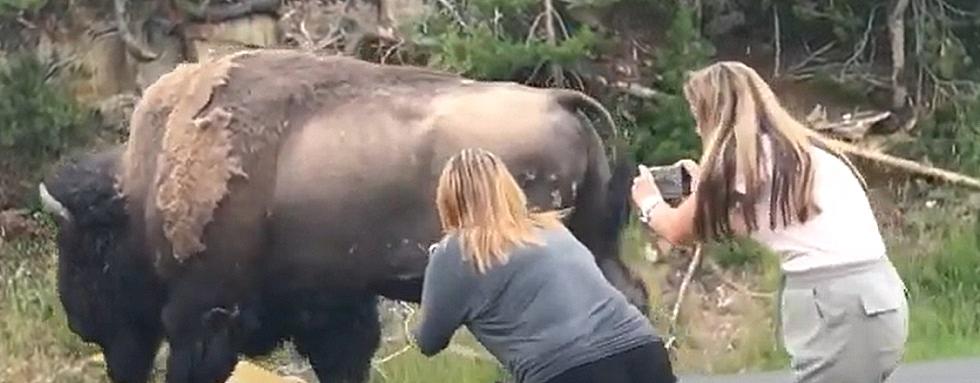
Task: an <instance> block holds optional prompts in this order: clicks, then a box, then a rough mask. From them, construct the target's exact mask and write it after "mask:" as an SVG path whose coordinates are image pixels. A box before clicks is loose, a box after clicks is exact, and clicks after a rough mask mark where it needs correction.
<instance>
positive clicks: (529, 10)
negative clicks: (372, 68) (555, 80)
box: [414, 0, 599, 82]
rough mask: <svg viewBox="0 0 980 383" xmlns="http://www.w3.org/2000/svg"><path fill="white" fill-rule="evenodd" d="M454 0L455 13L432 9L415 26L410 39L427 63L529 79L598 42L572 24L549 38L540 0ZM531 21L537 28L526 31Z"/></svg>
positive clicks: (569, 62) (483, 75)
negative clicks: (552, 39)
mask: <svg viewBox="0 0 980 383" xmlns="http://www.w3.org/2000/svg"><path fill="white" fill-rule="evenodd" d="M457 5H458V6H459V7H460V9H459V12H458V13H456V14H451V13H450V12H448V11H447V12H440V13H437V14H433V15H430V16H429V17H427V18H425V19H423V20H422V22H421V23H420V24H419V26H418V27H419V28H418V30H417V31H416V35H417V36H416V38H415V39H414V40H415V41H419V42H420V44H419V45H420V48H422V50H423V51H425V53H426V55H427V56H428V60H427V61H428V62H427V65H428V66H431V67H435V68H439V69H443V70H448V71H452V72H456V73H459V74H462V75H464V76H467V77H470V78H474V79H480V80H515V81H519V82H527V81H529V80H532V77H534V75H535V74H546V73H547V72H546V71H544V70H541V68H543V67H544V65H545V64H558V65H561V66H563V67H566V68H569V67H572V66H574V65H575V64H576V63H577V62H578V60H581V59H583V58H586V57H587V56H588V55H589V54H590V52H591V51H592V49H593V48H594V47H595V46H596V45H597V44H598V42H599V39H598V36H596V35H595V33H593V32H592V31H591V30H590V29H588V28H586V27H580V28H572V29H571V30H569V34H568V35H567V36H565V35H564V34H563V32H560V31H559V34H561V35H559V36H557V39H556V42H555V43H554V44H552V43H550V42H548V41H547V39H546V38H544V37H542V34H541V33H540V32H541V31H544V30H545V27H544V21H543V18H541V17H538V15H539V14H540V13H541V12H542V11H543V9H542V7H541V3H540V2H538V1H531V0H477V1H472V2H468V3H466V4H465V5H460V4H457ZM535 20H537V22H535ZM535 25H536V26H535ZM566 25H567V24H566ZM532 26H535V28H534V29H535V31H537V33H533V34H531V33H529V30H530V29H532ZM556 28H558V29H559V30H560V28H559V27H556ZM570 28H571V26H570ZM529 34H530V36H529Z"/></svg>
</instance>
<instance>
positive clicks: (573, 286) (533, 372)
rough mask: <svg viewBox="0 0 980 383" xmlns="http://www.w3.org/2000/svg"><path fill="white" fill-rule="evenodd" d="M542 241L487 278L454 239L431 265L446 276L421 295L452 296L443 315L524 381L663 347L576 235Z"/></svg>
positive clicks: (547, 235) (557, 232)
mask: <svg viewBox="0 0 980 383" xmlns="http://www.w3.org/2000/svg"><path fill="white" fill-rule="evenodd" d="M536 234H538V235H539V238H540V239H541V240H542V243H543V245H540V246H539V245H528V246H523V247H518V248H515V249H513V250H512V251H511V253H510V255H509V257H508V260H507V262H506V263H503V264H498V265H494V266H493V267H491V268H490V269H489V270H487V271H486V273H485V274H480V273H478V272H477V271H476V270H475V268H474V267H473V265H472V264H470V263H468V262H467V261H466V260H465V258H464V257H463V256H462V253H461V251H460V246H459V242H458V240H457V239H456V238H449V239H447V240H445V241H443V242H442V243H441V244H440V246H439V247H438V248H437V249H436V250H435V252H434V253H433V255H432V259H431V260H430V263H429V267H436V268H439V269H440V272H439V273H435V274H437V275H436V278H438V280H426V287H425V289H424V290H423V291H424V292H425V294H433V295H443V296H444V297H446V296H453V297H454V299H453V300H455V304H452V305H440V306H441V310H459V311H458V314H457V315H458V318H459V320H460V323H462V324H466V325H467V327H468V328H469V330H470V331H471V332H472V333H473V334H474V336H476V337H477V339H479V340H480V342H481V343H482V344H483V345H484V346H485V347H486V348H487V349H488V350H489V351H490V352H491V353H492V354H494V356H496V357H497V358H498V359H499V360H500V361H501V362H502V363H504V365H505V366H506V367H507V368H508V370H510V371H512V372H513V373H514V375H515V378H516V379H517V380H518V381H521V382H523V381H546V380H548V379H550V378H551V377H553V376H555V375H557V374H559V373H561V372H562V371H565V370H567V369H569V368H571V367H574V366H578V365H582V364H584V363H589V362H592V361H595V360H598V359H601V358H603V357H605V356H608V355H612V354H615V353H617V352H621V351H624V350H628V349H630V348H633V347H637V346H640V345H643V344H646V343H649V342H651V341H655V340H658V338H657V337H656V335H655V333H654V330H653V327H652V326H651V325H650V323H649V321H648V320H647V319H646V317H644V316H643V314H642V313H640V311H639V310H637V309H636V308H635V307H633V306H632V305H630V304H629V303H628V302H627V301H626V298H625V297H624V296H623V295H622V294H621V293H620V292H619V291H618V290H616V289H615V288H614V287H613V286H612V285H610V284H609V283H608V282H607V281H606V279H605V278H604V276H603V275H602V273H601V272H600V271H599V268H598V267H597V265H596V264H595V260H594V258H593V256H592V254H591V253H590V252H589V250H588V249H587V248H586V247H585V246H583V245H582V244H581V243H580V242H579V241H578V240H577V239H576V238H575V237H574V236H572V234H571V233H570V232H568V231H567V230H566V229H565V228H564V227H561V228H555V229H543V230H537V233H536ZM427 275H432V274H430V273H427ZM443 276H445V277H443ZM425 299H426V298H425V297H423V300H425ZM433 301H446V300H445V299H436V300H433ZM447 314H448V313H446V312H439V313H438V315H440V316H446V315H447ZM449 315H451V314H449ZM423 333H424V331H423ZM419 343H420V344H423V343H424V339H420V342H419Z"/></svg>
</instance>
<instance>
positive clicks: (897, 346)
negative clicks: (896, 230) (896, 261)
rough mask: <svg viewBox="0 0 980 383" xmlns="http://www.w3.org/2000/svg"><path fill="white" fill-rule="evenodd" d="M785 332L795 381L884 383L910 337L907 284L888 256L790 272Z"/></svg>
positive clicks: (784, 297)
mask: <svg viewBox="0 0 980 383" xmlns="http://www.w3.org/2000/svg"><path fill="white" fill-rule="evenodd" d="M784 278H785V279H784V283H785V286H784V287H783V290H782V294H781V295H782V297H781V299H780V302H781V303H780V305H781V310H780V311H781V326H780V327H781V330H782V331H781V332H782V341H783V344H784V346H785V347H786V351H787V352H788V353H789V354H790V357H791V359H792V361H791V366H792V369H793V372H794V374H795V379H794V382H796V383H880V382H884V381H885V380H886V379H888V377H889V376H890V375H891V374H892V372H893V371H894V370H895V368H896V367H897V366H898V363H899V361H900V360H901V358H902V354H903V352H904V349H905V340H906V338H907V336H908V302H907V301H906V298H905V284H904V283H903V282H902V280H901V278H900V277H899V276H898V273H897V272H896V271H895V268H894V267H893V266H892V264H891V262H890V261H888V259H887V258H885V259H882V260H881V261H874V262H867V263H860V264H854V265H846V266H843V267H834V268H828V269H821V270H816V271H808V272H804V273H787V274H785V277H784Z"/></svg>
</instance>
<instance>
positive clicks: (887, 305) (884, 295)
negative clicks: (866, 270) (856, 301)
mask: <svg viewBox="0 0 980 383" xmlns="http://www.w3.org/2000/svg"><path fill="white" fill-rule="evenodd" d="M867 278H868V279H869V280H868V281H867V282H868V283H865V284H864V287H863V288H862V289H861V290H860V298H861V307H862V308H863V309H864V314H865V315H867V316H872V317H873V316H877V315H880V314H882V313H887V312H892V311H897V310H898V309H900V308H902V307H904V306H905V305H906V304H907V303H906V299H905V291H904V286H903V285H902V283H901V280H897V279H896V277H895V276H891V275H888V274H884V273H874V274H871V275H868V277H867Z"/></svg>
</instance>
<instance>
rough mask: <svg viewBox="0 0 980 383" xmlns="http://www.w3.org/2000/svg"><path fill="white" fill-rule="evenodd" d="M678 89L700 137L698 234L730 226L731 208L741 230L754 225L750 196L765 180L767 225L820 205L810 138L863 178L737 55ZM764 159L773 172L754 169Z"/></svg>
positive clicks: (801, 217) (755, 196) (725, 231)
mask: <svg viewBox="0 0 980 383" xmlns="http://www.w3.org/2000/svg"><path fill="white" fill-rule="evenodd" d="M684 96H685V97H686V98H687V100H688V102H689V103H690V106H691V112H692V113H693V114H694V118H695V120H696V121H697V129H698V133H699V134H700V135H701V138H702V140H703V142H704V153H703V155H702V157H701V164H702V166H701V168H702V170H701V174H700V179H699V182H698V187H697V189H698V190H697V192H698V204H697V210H696V213H695V230H696V232H697V234H698V236H699V237H700V238H702V239H711V238H719V237H723V236H729V235H731V234H732V226H731V216H730V215H731V214H732V213H733V212H739V213H741V215H742V217H743V218H744V219H745V223H746V226H747V228H748V230H749V231H750V232H751V231H756V230H758V228H759V222H757V215H756V204H757V202H758V201H759V199H760V198H761V196H762V195H763V193H764V192H765V191H764V190H762V188H763V186H764V185H765V184H766V181H767V180H766V179H764V178H762V177H768V181H769V182H771V189H770V196H771V197H770V200H769V201H768V203H769V222H768V224H769V227H770V228H771V229H775V228H776V227H778V226H780V225H783V226H788V225H790V224H791V223H794V222H805V221H807V220H808V219H809V218H811V217H813V216H814V215H816V214H819V212H820V207H819V206H817V205H816V203H815V202H814V197H813V177H814V170H813V160H812V158H811V153H810V149H811V148H812V147H814V146H816V147H818V148H821V149H823V150H826V151H828V152H829V153H831V154H832V155H834V156H836V157H838V158H840V159H841V160H842V161H843V162H844V163H845V164H846V165H847V166H848V167H850V169H851V170H852V171H853V172H854V174H855V176H857V177H858V179H859V180H860V181H861V183H862V185H863V182H864V181H863V179H862V178H861V176H860V174H859V173H858V172H857V170H856V169H855V168H854V166H853V165H852V164H851V163H850V161H848V159H847V158H846V157H845V156H843V155H842V154H841V153H839V152H838V151H836V150H835V149H833V148H832V146H831V145H828V144H827V143H826V141H824V140H823V139H821V138H820V137H819V136H818V135H817V134H816V133H815V132H813V131H812V130H810V129H809V128H807V127H806V126H804V125H803V124H802V123H800V122H799V121H797V120H796V119H795V118H793V116H791V115H790V113H789V112H788V111H786V109H785V108H783V107H782V105H780V103H779V101H778V99H777V98H776V95H775V94H774V93H773V91H772V89H771V88H770V87H769V85H767V84H766V82H765V80H763V79H762V77H761V76H759V74H758V73H756V71H755V70H753V69H752V68H750V67H748V66H747V65H745V64H742V63H739V62H732V61H725V62H718V63H715V64H712V65H710V66H708V67H706V68H703V69H700V70H698V71H696V72H693V73H692V74H691V75H690V77H689V79H688V81H687V83H686V84H685V85H684ZM763 135H766V136H768V138H769V141H770V143H771V148H772V151H771V153H770V154H771V157H770V158H769V159H764V158H763V152H762V151H761V150H760V147H761V146H762V137H763ZM766 160H768V161H771V163H772V173H771V174H769V175H764V174H763V173H762V172H761V171H760V164H763V163H764V162H763V161H766ZM736 175H738V176H740V177H742V180H743V181H744V187H745V189H744V194H741V193H738V192H737V191H736V189H735V182H736Z"/></svg>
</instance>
